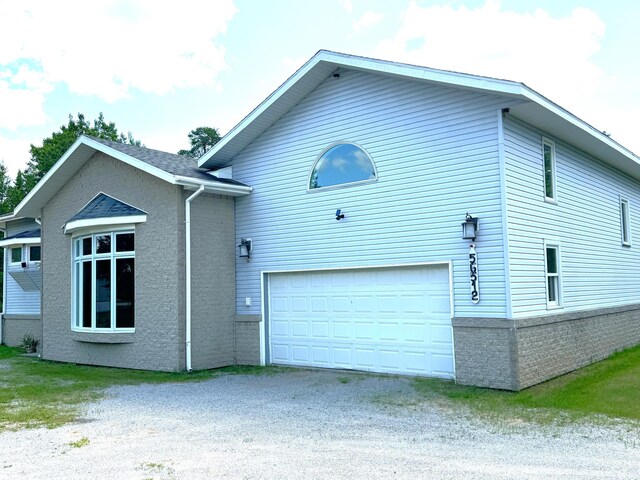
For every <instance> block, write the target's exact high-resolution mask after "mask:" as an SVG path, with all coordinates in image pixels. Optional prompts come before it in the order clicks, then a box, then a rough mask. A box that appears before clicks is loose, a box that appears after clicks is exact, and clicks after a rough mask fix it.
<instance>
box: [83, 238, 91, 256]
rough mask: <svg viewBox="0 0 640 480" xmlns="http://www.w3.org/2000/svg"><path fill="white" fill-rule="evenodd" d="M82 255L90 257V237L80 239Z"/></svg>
mask: <svg viewBox="0 0 640 480" xmlns="http://www.w3.org/2000/svg"><path fill="white" fill-rule="evenodd" d="M82 255H91V237H87V238H83V239H82Z"/></svg>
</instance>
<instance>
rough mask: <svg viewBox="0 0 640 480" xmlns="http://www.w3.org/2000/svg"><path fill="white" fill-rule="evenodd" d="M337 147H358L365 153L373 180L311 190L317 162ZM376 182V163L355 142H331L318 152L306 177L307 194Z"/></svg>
mask: <svg viewBox="0 0 640 480" xmlns="http://www.w3.org/2000/svg"><path fill="white" fill-rule="evenodd" d="M338 145H353V146H355V147H358V148H359V149H360V150H362V151H363V152H364V153H365V155H366V156H367V158H368V159H369V161H370V162H371V165H372V166H373V174H374V177H373V178H367V179H365V180H357V181H355V182H347V183H339V184H337V185H329V186H327V187H317V188H311V176H312V175H313V172H314V171H315V169H316V165H317V164H318V162H319V161H320V159H321V158H322V157H323V156H324V154H325V153H327V152H328V151H329V150H331V149H332V148H334V147H337V146H338ZM377 181H378V167H377V166H376V162H374V161H373V158H371V155H369V152H367V150H366V149H364V148H363V147H362V146H360V145H359V144H357V143H356V142H351V141H349V140H340V141H337V142H333V143H332V144H330V145H329V146H327V147H326V148H325V149H324V150H322V152H320V155H318V156H317V157H316V159H315V161H314V162H313V165H311V170H309V174H308V175H307V192H324V191H325V190H335V189H337V188H349V187H353V186H357V185H365V184H367V183H375V182H377Z"/></svg>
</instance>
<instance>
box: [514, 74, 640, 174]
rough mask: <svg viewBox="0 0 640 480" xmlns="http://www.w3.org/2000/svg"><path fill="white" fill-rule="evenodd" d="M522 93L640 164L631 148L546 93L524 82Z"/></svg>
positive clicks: (638, 158) (639, 158)
mask: <svg viewBox="0 0 640 480" xmlns="http://www.w3.org/2000/svg"><path fill="white" fill-rule="evenodd" d="M522 95H523V96H524V97H525V98H527V99H528V100H530V101H532V102H535V103H537V104H538V105H540V106H541V107H542V108H544V109H546V110H548V111H549V112H551V113H553V114H554V115H556V116H558V117H560V118H561V119H562V120H564V121H566V122H568V123H570V124H571V125H572V126H574V127H576V128H578V129H580V130H582V131H583V132H586V133H588V134H589V135H591V136H593V137H594V138H595V139H597V140H598V141H600V142H602V143H604V144H605V145H607V147H609V148H611V149H613V150H615V151H616V152H617V153H619V154H621V155H624V156H626V157H628V158H629V159H630V160H632V161H634V162H635V163H637V164H638V165H639V166H640V157H638V156H637V155H636V154H634V153H633V152H632V151H631V150H629V149H627V148H626V147H623V146H622V145H620V144H619V143H618V142H616V141H615V140H612V139H611V138H610V137H609V136H607V135H605V134H604V132H601V131H600V130H598V129H597V128H595V127H593V126H591V125H589V124H588V123H587V122H585V121H584V120H582V119H580V118H578V117H576V116H575V115H574V114H572V113H571V112H569V111H567V110H565V109H564V108H562V107H561V106H559V105H558V104H557V103H555V102H553V101H551V100H549V99H548V98H546V97H545V96H544V95H540V94H539V93H538V92H536V91H534V90H532V89H530V88H529V87H527V86H526V85H524V84H523V85H522Z"/></svg>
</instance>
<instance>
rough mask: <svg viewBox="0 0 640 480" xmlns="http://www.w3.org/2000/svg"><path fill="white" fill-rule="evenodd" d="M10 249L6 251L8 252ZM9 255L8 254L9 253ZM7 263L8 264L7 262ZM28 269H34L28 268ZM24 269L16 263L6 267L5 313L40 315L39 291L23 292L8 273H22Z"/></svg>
mask: <svg viewBox="0 0 640 480" xmlns="http://www.w3.org/2000/svg"><path fill="white" fill-rule="evenodd" d="M9 250H10V249H7V251H9ZM9 255H10V253H9ZM7 263H8V262H7ZM29 268H36V267H33V266H30V267H29ZM23 271H24V269H23V268H22V266H21V265H20V264H19V263H18V264H15V265H12V264H8V265H7V275H6V276H5V281H6V282H7V287H6V288H7V290H6V294H7V297H6V299H5V311H6V313H9V314H16V315H33V314H39V313H40V291H39V290H38V291H30V292H28V291H24V290H23V289H22V287H21V286H20V285H19V284H18V282H16V281H15V280H14V279H13V277H12V276H11V275H10V272H23Z"/></svg>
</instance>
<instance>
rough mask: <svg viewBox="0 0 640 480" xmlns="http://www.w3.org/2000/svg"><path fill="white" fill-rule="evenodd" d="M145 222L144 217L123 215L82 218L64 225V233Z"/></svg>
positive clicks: (145, 218)
mask: <svg viewBox="0 0 640 480" xmlns="http://www.w3.org/2000/svg"><path fill="white" fill-rule="evenodd" d="M146 221H147V216H146V215H125V216H122V217H100V218H84V219H82V220H73V221H71V222H67V223H66V224H65V225H64V233H65V234H68V233H73V232H76V231H78V230H82V229H85V228H93V227H104V226H113V225H132V224H135V223H144V222H146Z"/></svg>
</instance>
